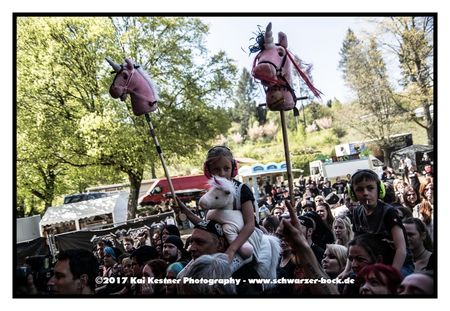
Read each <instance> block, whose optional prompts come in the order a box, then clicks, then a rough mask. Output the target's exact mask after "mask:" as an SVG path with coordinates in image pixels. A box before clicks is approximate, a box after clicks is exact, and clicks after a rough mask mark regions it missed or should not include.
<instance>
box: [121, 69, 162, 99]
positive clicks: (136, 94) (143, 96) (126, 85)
mask: <svg viewBox="0 0 450 311" xmlns="http://www.w3.org/2000/svg"><path fill="white" fill-rule="evenodd" d="M122 70H123V69H122ZM135 71H136V69H133V70H132V71H131V74H130V76H129V77H128V79H127V82H126V83H125V86H124V90H123V91H124V92H127V93H130V94H134V95H135V96H136V97H139V98H140V99H143V100H145V101H148V102H149V103H150V105H154V104H156V100H155V101H152V100H151V99H150V97H147V96H145V95H142V94H139V93H138V92H136V91H133V90H131V89H130V88H129V85H130V82H131V79H132V78H133V76H134V73H135Z"/></svg>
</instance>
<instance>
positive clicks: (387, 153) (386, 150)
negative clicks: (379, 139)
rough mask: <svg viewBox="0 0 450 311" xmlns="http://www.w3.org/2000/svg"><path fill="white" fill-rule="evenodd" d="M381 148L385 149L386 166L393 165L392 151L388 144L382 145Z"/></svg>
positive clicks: (384, 160)
mask: <svg viewBox="0 0 450 311" xmlns="http://www.w3.org/2000/svg"><path fill="white" fill-rule="evenodd" d="M381 150H382V151H383V162H384V165H386V166H391V152H390V151H389V147H388V146H381Z"/></svg>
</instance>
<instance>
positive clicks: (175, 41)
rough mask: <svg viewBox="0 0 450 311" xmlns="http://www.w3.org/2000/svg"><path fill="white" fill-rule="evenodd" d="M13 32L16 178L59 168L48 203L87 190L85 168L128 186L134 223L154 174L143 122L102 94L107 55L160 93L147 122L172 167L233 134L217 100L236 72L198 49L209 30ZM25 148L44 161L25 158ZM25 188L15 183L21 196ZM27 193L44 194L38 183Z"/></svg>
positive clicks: (136, 24) (107, 79)
mask: <svg viewBox="0 0 450 311" xmlns="http://www.w3.org/2000/svg"><path fill="white" fill-rule="evenodd" d="M17 29H18V32H19V33H20V34H19V35H18V54H17V62H18V80H17V93H18V96H17V98H18V101H17V118H18V122H17V123H18V128H17V132H18V137H20V138H21V139H22V141H19V139H18V146H19V145H20V146H24V148H25V149H24V148H18V158H19V159H24V160H23V161H22V162H18V164H19V165H18V172H19V171H25V168H26V167H27V166H30V165H32V164H37V165H39V166H42V167H46V166H48V165H49V164H52V163H56V164H57V168H58V171H57V173H58V175H57V177H56V178H55V179H54V188H55V189H58V191H56V192H55V191H54V192H53V196H54V195H57V194H63V193H65V191H66V190H67V187H60V185H63V184H65V183H67V182H66V180H71V179H72V180H73V179H74V180H78V181H79V184H83V181H89V182H92V180H89V178H88V176H86V178H79V177H80V175H83V173H82V172H86V174H88V171H89V169H87V168H88V167H90V168H92V169H93V170H94V171H95V172H97V174H93V173H92V171H90V172H89V173H90V174H92V175H93V176H98V175H100V174H99V173H100V172H101V171H104V172H107V174H108V175H109V174H111V175H113V176H112V177H113V178H116V179H117V178H119V179H122V176H123V174H125V175H126V176H127V177H128V179H129V181H130V184H131V186H130V197H129V202H128V217H129V218H134V216H135V212H136V205H137V194H138V191H139V188H140V183H141V180H142V178H143V175H144V171H145V170H146V169H148V168H149V167H151V166H159V159H158V155H157V153H156V150H155V147H154V145H153V142H152V141H151V139H150V137H149V135H148V131H149V129H148V126H147V124H145V121H144V120H143V117H136V116H133V115H132V113H131V107H130V104H129V102H126V103H121V102H119V101H117V100H113V99H112V98H111V97H110V96H109V94H108V88H109V85H110V83H111V82H112V77H111V76H110V75H109V72H110V68H109V65H108V64H107V63H106V62H105V60H104V58H105V57H106V56H108V57H111V58H113V59H115V60H117V61H121V60H123V58H124V57H131V58H132V59H133V60H135V61H136V63H138V64H140V65H141V66H142V67H143V68H144V69H146V70H147V72H148V73H149V74H150V75H151V76H152V78H153V79H154V80H155V82H156V84H157V85H158V86H159V89H160V102H159V110H158V111H157V112H155V113H153V114H152V119H153V124H154V126H155V131H156V133H157V136H158V138H159V140H160V143H161V146H162V149H163V151H164V153H165V154H166V160H167V162H168V163H171V162H174V161H178V160H179V159H183V157H189V156H190V155H192V154H196V153H197V152H199V151H200V150H201V149H202V148H206V146H207V144H208V141H209V140H211V139H213V138H214V137H215V136H217V135H218V134H219V133H222V132H226V130H227V129H228V127H229V126H230V123H229V121H228V120H227V119H226V112H225V111H224V110H223V109H221V108H220V107H221V100H220V99H221V98H222V99H223V98H226V97H227V96H228V95H229V94H231V85H232V81H234V75H235V71H236V70H235V67H234V66H233V65H232V64H231V61H230V60H229V59H228V58H227V57H226V55H225V54H224V53H218V54H216V55H212V56H209V55H208V54H207V51H205V49H204V47H203V45H202V42H203V39H204V35H205V33H206V32H207V27H206V26H205V25H204V24H202V23H201V22H200V21H199V20H198V19H194V18H186V17H145V18H144V17H125V18H103V17H82V18H80V17H64V18H39V17H38V18H31V17H27V18H21V19H20V20H18V27H17ZM35 118H38V119H39V121H42V122H33V120H34V119H35ZM44 129H47V130H44ZM29 133H33V134H34V136H31V135H29ZM33 142H35V143H34V144H33ZM44 142H48V144H47V145H44V144H43V143H44ZM26 148H28V150H29V149H30V148H32V149H36V150H39V151H40V153H37V152H33V153H32V154H33V155H35V156H34V158H30V157H24V155H26V152H23V150H27V149H26ZM68 168H70V169H68ZM103 168H105V169H103ZM37 171H38V170H37V169H36V172H37ZM118 172H121V174H118ZM68 174H71V176H69V175H68ZM19 175H20V176H21V177H20V178H19ZM34 175H35V176H37V175H38V174H37V173H35V174H34ZM47 175H48V176H50V173H49V174H47ZM58 176H59V178H58ZM73 177H76V178H73ZM26 179H27V176H26V174H18V187H22V185H23V184H24V182H25V181H26ZM33 184H34V185H37V186H40V185H41V184H43V181H42V178H41V179H40V180H39V179H34V180H33ZM69 184H70V183H69ZM84 184H85V183H84ZM70 186H71V187H74V185H73V184H71V185H70ZM58 187H59V188H58ZM21 190H22V189H21ZM21 193H23V192H21ZM49 202H51V200H50V201H49Z"/></svg>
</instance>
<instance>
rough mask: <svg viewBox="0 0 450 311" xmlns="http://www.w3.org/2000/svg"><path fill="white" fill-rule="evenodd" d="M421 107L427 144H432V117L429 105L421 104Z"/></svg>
mask: <svg viewBox="0 0 450 311" xmlns="http://www.w3.org/2000/svg"><path fill="white" fill-rule="evenodd" d="M422 107H423V115H424V118H425V124H426V130H427V142H428V145H434V128H433V117H432V116H431V112H430V105H423V106H422Z"/></svg>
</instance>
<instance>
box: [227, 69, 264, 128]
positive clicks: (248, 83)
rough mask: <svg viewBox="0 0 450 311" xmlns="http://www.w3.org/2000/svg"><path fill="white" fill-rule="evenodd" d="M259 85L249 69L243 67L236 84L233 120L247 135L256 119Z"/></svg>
mask: <svg viewBox="0 0 450 311" xmlns="http://www.w3.org/2000/svg"><path fill="white" fill-rule="evenodd" d="M257 91H258V89H257V86H256V84H255V82H254V79H253V78H252V76H251V75H250V73H249V72H248V70H247V69H245V68H244V69H243V70H242V73H241V76H240V79H239V82H238V84H237V86H236V96H235V99H234V109H233V110H232V114H231V117H232V120H233V122H236V123H238V124H239V125H240V127H239V133H240V134H241V135H242V136H243V137H245V136H246V135H247V130H248V128H249V127H251V125H252V124H253V121H254V120H255V119H256V106H257V104H256V101H255V98H257Z"/></svg>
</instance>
